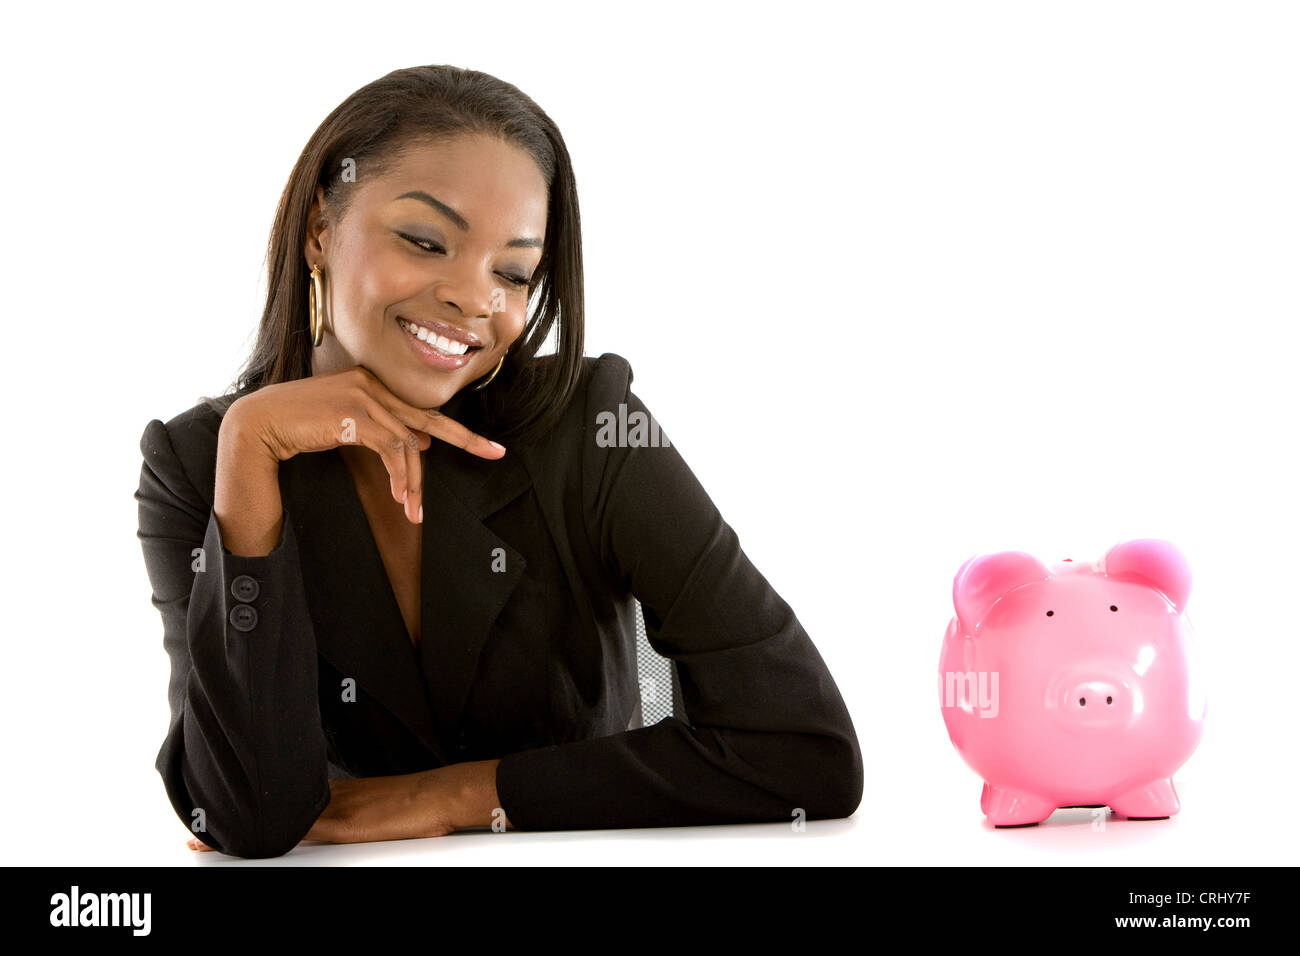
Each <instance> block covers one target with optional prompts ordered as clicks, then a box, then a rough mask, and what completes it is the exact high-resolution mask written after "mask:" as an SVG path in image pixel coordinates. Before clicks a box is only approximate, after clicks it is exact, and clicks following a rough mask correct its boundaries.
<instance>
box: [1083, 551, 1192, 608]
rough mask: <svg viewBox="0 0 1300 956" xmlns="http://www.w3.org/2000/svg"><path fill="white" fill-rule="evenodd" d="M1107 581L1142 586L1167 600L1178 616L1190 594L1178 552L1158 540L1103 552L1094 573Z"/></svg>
mask: <svg viewBox="0 0 1300 956" xmlns="http://www.w3.org/2000/svg"><path fill="white" fill-rule="evenodd" d="M1098 570H1100V571H1101V572H1102V573H1103V574H1105V575H1106V576H1107V577H1111V578H1117V579H1127V580H1131V581H1136V582H1137V583H1139V584H1146V585H1149V586H1151V587H1153V588H1155V589H1156V590H1157V591H1159V592H1160V593H1161V594H1163V595H1164V596H1165V597H1167V598H1168V599H1169V603H1170V604H1172V605H1173V606H1174V610H1176V611H1178V612H1179V613H1180V614H1181V613H1182V611H1183V608H1185V607H1186V606H1187V598H1188V596H1189V595H1190V594H1191V592H1192V571H1191V568H1189V567H1188V565H1187V559H1186V558H1184V557H1183V554H1182V552H1181V551H1179V550H1178V549H1177V548H1175V547H1174V546H1173V545H1172V544H1170V543H1169V542H1168V541H1161V540H1160V539H1159V538H1138V539H1136V540H1134V541H1125V542H1124V543H1123V544H1117V545H1115V547H1113V548H1111V549H1110V550H1109V551H1107V552H1106V557H1104V558H1102V559H1101V567H1100V568H1099V569H1098Z"/></svg>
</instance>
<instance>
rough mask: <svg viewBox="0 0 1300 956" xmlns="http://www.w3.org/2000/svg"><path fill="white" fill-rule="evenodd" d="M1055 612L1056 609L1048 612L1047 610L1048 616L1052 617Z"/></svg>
mask: <svg viewBox="0 0 1300 956" xmlns="http://www.w3.org/2000/svg"><path fill="white" fill-rule="evenodd" d="M1055 613H1056V612H1055V611H1048V612H1047V616H1048V617H1051V616H1052V615H1053V614H1055Z"/></svg>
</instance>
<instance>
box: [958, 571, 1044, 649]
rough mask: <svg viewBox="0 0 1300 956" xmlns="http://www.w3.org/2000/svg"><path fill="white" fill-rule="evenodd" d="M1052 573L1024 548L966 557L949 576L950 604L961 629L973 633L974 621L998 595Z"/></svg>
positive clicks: (982, 617) (982, 618) (986, 612)
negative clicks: (1023, 549) (950, 585)
mask: <svg viewBox="0 0 1300 956" xmlns="http://www.w3.org/2000/svg"><path fill="white" fill-rule="evenodd" d="M1051 576H1052V572H1051V571H1049V570H1047V566H1046V565H1045V564H1043V562H1041V561H1039V560H1038V559H1037V558H1036V557H1034V556H1033V555H1032V554H1026V553H1025V552H1023V551H999V552H998V553H997V554H985V555H980V556H978V557H974V558H969V559H967V561H966V563H965V564H963V565H962V566H961V570H959V571H958V572H957V576H956V577H955V578H953V579H952V605H953V607H954V608H955V609H956V611H957V620H958V621H959V622H960V623H961V633H963V634H974V633H975V627H976V625H977V624H979V622H980V621H982V620H984V616H985V615H986V614H988V612H989V608H991V607H993V604H994V602H996V601H997V600H998V598H1000V597H1002V596H1003V595H1005V594H1007V593H1008V592H1010V591H1014V590H1015V589H1016V588H1018V587H1021V586H1022V585H1025V584H1033V583H1034V582H1036V581H1046V580H1047V579H1048V578H1050V577H1051Z"/></svg>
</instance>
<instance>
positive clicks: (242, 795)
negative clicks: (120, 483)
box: [135, 420, 330, 857]
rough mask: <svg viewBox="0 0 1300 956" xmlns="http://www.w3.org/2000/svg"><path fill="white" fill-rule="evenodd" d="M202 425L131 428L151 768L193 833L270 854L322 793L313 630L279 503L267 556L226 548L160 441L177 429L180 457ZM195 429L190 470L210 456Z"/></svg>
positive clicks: (325, 794) (304, 824)
mask: <svg viewBox="0 0 1300 956" xmlns="http://www.w3.org/2000/svg"><path fill="white" fill-rule="evenodd" d="M203 433H204V431H203V429H201V428H197V427H195V423H194V422H193V421H189V422H187V423H185V424H184V425H174V426H173V430H172V432H171V433H169V430H168V426H166V425H164V424H163V423H162V422H161V421H158V420H154V421H151V422H149V424H148V425H147V426H146V427H145V430H144V434H143V436H142V437H141V439H140V450H141V452H142V453H143V455H144V464H143V466H142V468H141V470H140V487H139V489H138V490H137V491H136V493H135V499H136V501H137V502H139V520H140V530H139V532H138V534H137V537H138V538H139V539H140V544H141V546H142V548H143V550H144V561H145V567H146V569H147V570H148V574H149V580H150V583H151V585H152V588H153V598H152V602H153V605H154V607H156V608H157V609H158V611H159V613H160V614H161V615H162V622H163V646H164V648H165V649H166V651H167V654H168V657H169V658H170V659H171V678H170V682H169V686H168V701H169V704H170V708H171V721H170V726H169V728H168V731H167V736H166V738H165V739H164V741H163V744H162V747H161V749H160V750H159V752H158V759H157V762H156V764H155V766H156V768H157V770H158V772H159V773H160V774H161V775H162V779H163V784H164V786H165V788H166V791H167V797H168V799H169V800H170V801H171V804H172V806H173V808H174V809H175V810H176V814H177V816H179V817H180V819H181V820H182V821H183V822H184V823H185V824H186V826H187V827H188V828H191V829H192V830H193V832H194V833H195V835H196V836H198V837H199V838H200V839H202V840H203V842H204V843H207V844H208V845H209V846H211V847H213V848H214V849H216V850H220V851H222V852H224V853H228V854H232V855H234V856H241V857H270V856H279V855H280V854H283V853H285V852H286V851H288V850H290V849H292V848H293V847H294V845H295V844H297V843H298V842H299V841H300V840H301V839H302V838H303V837H304V836H305V835H306V833H307V831H308V830H309V829H310V828H311V825H312V824H313V823H314V822H315V820H316V818H317V817H318V816H319V815H320V813H321V811H322V810H324V808H325V806H326V805H327V804H328V803H329V800H330V788H329V780H328V771H327V758H326V749H325V741H324V735H323V732H322V729H321V719H320V704H319V700H318V697H317V694H318V689H317V673H316V641H315V636H314V634H313V631H312V626H311V620H310V618H309V616H308V612H307V601H306V597H305V593H304V588H303V582H302V572H301V569H300V568H299V560H298V546H297V542H296V541H295V538H294V531H293V524H292V522H291V521H290V520H289V516H288V514H284V515H283V516H282V517H283V531H282V533H281V536H280V540H279V542H278V543H277V544H276V546H275V548H274V550H272V551H271V553H270V554H267V555H263V556H259V557H247V556H239V555H233V554H231V553H230V552H228V551H227V550H226V548H225V545H224V544H223V542H222V540H221V530H220V527H219V525H218V523H217V519H216V515H215V514H214V513H213V511H212V507H211V504H210V502H208V501H205V500H204V499H203V497H202V496H201V495H200V494H199V492H198V491H196V490H195V486H194V484H192V483H191V481H190V479H189V477H188V475H187V472H186V469H185V467H184V466H183V464H182V460H183V459H182V457H181V456H178V454H177V452H176V448H175V447H174V446H173V440H172V439H173V437H176V438H177V439H178V440H180V439H181V438H184V440H185V444H186V453H187V454H189V453H190V451H191V448H190V447H189V446H191V445H196V444H198V443H197V442H196V440H195V437H194V436H196V435H201V434H203ZM208 437H209V439H210V441H208V442H207V444H209V445H211V448H209V447H204V448H201V449H200V452H201V454H194V455H190V457H191V458H193V459H199V458H201V459H202V465H199V464H198V462H197V460H196V461H195V463H194V465H193V466H192V467H211V466H212V462H213V461H215V452H212V448H215V436H213V435H211V434H210V433H208ZM198 821H202V822H201V826H202V829H198V826H199V822H198Z"/></svg>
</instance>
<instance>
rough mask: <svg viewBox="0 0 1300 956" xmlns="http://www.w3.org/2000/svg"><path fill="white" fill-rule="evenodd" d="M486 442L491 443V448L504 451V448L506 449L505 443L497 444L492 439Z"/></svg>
mask: <svg viewBox="0 0 1300 956" xmlns="http://www.w3.org/2000/svg"><path fill="white" fill-rule="evenodd" d="M488 444H489V445H491V446H492V447H493V448H497V449H500V450H501V451H505V450H506V446H505V445H498V444H497V443H496V442H494V441H489V442H488Z"/></svg>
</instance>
